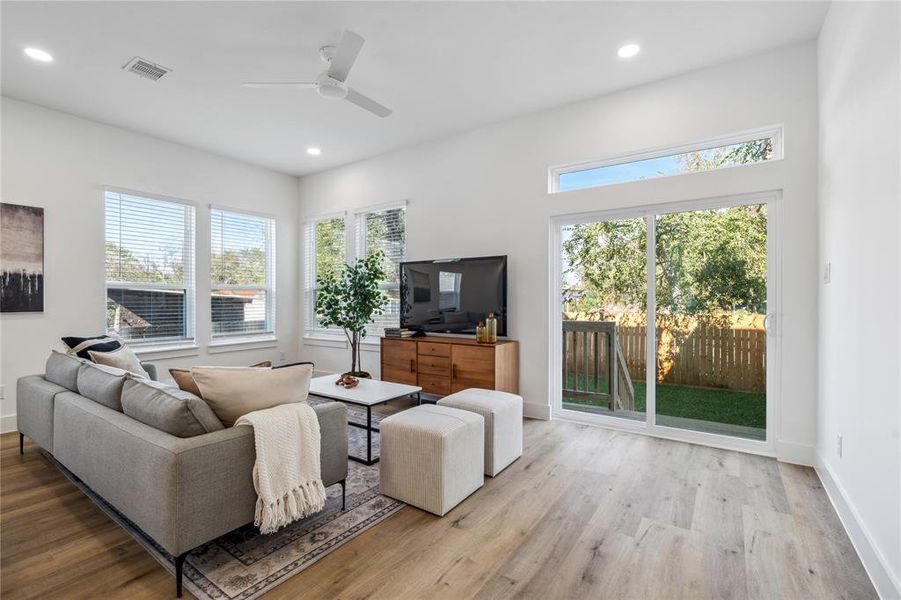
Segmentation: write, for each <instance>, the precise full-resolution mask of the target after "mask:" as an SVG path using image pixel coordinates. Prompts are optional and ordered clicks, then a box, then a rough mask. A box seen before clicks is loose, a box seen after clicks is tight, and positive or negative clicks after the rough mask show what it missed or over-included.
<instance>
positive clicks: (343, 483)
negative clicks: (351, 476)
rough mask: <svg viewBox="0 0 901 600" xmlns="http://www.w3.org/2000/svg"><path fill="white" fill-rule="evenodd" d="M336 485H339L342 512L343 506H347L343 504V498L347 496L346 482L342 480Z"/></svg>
mask: <svg viewBox="0 0 901 600" xmlns="http://www.w3.org/2000/svg"><path fill="white" fill-rule="evenodd" d="M338 483H340V484H341V510H344V508H345V506H347V504H346V503H345V498H346V496H347V480H346V479H342V480H341V481H339V482H338Z"/></svg>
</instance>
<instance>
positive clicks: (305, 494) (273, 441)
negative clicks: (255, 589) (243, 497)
mask: <svg viewBox="0 0 901 600" xmlns="http://www.w3.org/2000/svg"><path fill="white" fill-rule="evenodd" d="M238 425H251V426H252V427H253V437H254V445H255V446H256V452H257V458H256V462H255V463H254V465H253V486H254V488H256V491H257V506H256V513H255V515H254V520H253V524H254V525H256V526H257V527H259V528H260V532H262V533H273V532H275V531H277V530H278V529H280V528H281V527H284V526H285V525H287V524H288V523H291V522H293V521H296V520H298V519H302V518H303V517H306V516H307V515H311V514H313V513H316V512H319V511H320V510H322V508H323V507H324V506H325V487H324V486H323V485H322V475H321V473H320V470H319V452H320V438H319V419H318V418H317V417H316V412H315V411H314V410H313V409H312V408H311V407H310V405H309V404H307V403H306V402H292V403H290V404H281V405H279V406H274V407H272V408H267V409H265V410H257V411H254V412H251V413H247V414H246V415H244V416H243V417H241V418H240V419H238V421H237V422H236V423H235V426H236V427H237V426H238Z"/></svg>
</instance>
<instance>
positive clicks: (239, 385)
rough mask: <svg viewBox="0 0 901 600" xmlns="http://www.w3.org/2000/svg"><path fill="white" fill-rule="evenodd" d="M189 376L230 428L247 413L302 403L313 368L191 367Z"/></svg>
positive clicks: (308, 386)
mask: <svg viewBox="0 0 901 600" xmlns="http://www.w3.org/2000/svg"><path fill="white" fill-rule="evenodd" d="M191 376H192V377H193V378H194V382H195V383H196V384H197V387H198V388H200V392H201V395H202V397H203V399H204V400H205V401H206V402H207V404H209V405H210V408H212V409H213V412H214V413H216V416H217V417H219V420H220V421H222V424H223V425H225V426H226V427H231V426H232V425H234V424H235V421H237V420H238V418H240V417H242V416H244V415H246V414H247V413H249V412H253V411H255V410H263V409H264V408H272V407H273V406H278V405H279V404H288V403H291V402H303V401H304V400H306V399H307V394H308V393H309V391H310V379H311V378H312V376H313V367H312V366H311V365H297V366H295V367H285V368H283V369H257V368H254V367H193V368H192V369H191Z"/></svg>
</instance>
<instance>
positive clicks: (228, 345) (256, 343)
mask: <svg viewBox="0 0 901 600" xmlns="http://www.w3.org/2000/svg"><path fill="white" fill-rule="evenodd" d="M276 346H278V338H277V337H275V336H255V337H238V336H236V337H228V338H218V339H213V340H212V341H211V342H210V343H209V345H208V346H207V352H209V353H210V354H218V353H221V352H240V351H241V350H257V349H259V348H275V347H276Z"/></svg>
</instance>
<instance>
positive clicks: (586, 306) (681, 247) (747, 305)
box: [563, 139, 773, 314]
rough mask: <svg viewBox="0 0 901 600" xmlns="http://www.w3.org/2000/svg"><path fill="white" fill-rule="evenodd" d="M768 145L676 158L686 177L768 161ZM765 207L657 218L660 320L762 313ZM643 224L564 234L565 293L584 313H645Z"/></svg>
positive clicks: (598, 225) (596, 226) (610, 224)
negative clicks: (679, 316)
mask: <svg viewBox="0 0 901 600" xmlns="http://www.w3.org/2000/svg"><path fill="white" fill-rule="evenodd" d="M772 152H773V148H772V142H771V140H769V139H762V140H755V141H751V142H747V143H744V144H736V145H734V146H729V147H726V148H722V149H713V150H702V151H698V152H692V153H688V154H685V155H682V156H681V157H679V160H680V162H681V164H682V168H683V170H684V171H685V172H692V171H704V170H709V169H711V168H718V167H723V166H731V165H737V164H743V163H748V162H758V161H760V160H766V159H768V158H770V157H771V155H772ZM766 230H767V215H766V207H765V206H764V205H750V206H739V207H733V208H726V209H716V210H707V211H688V212H681V213H672V214H667V215H661V216H659V217H657V220H656V248H655V249H654V251H655V255H656V263H657V266H656V274H655V276H656V280H657V292H656V298H657V306H658V308H659V309H660V311H661V312H663V313H669V314H704V313H712V312H723V311H734V310H745V311H748V312H752V313H761V312H765V310H766ZM646 239H647V236H646V226H645V222H644V220H643V219H625V220H612V221H600V222H595V223H585V224H579V225H575V226H573V227H571V228H569V229H568V230H567V231H566V232H565V234H564V241H563V252H564V265H565V277H566V281H567V285H566V286H565V288H568V289H567V290H566V293H567V294H568V295H569V296H571V297H572V299H570V300H569V301H570V303H571V305H572V306H573V307H574V308H575V309H576V310H577V311H578V312H584V313H598V312H605V311H609V310H610V309H611V308H616V309H619V310H630V309H632V310H635V311H639V310H644V309H645V307H646V306H645V305H646V291H647V285H646V281H645V262H646V257H645V250H646V243H647V242H646Z"/></svg>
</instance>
